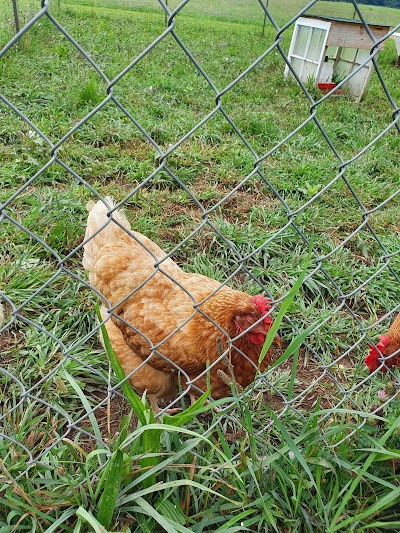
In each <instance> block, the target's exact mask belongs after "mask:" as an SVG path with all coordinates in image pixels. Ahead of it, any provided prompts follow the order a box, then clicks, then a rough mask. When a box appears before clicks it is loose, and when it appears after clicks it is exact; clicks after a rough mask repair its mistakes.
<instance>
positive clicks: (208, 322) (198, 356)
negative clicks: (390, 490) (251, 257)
mask: <svg viewBox="0 0 400 533" xmlns="http://www.w3.org/2000/svg"><path fill="white" fill-rule="evenodd" d="M106 202H107V204H108V206H106V205H104V203H102V202H98V203H97V204H95V205H94V207H92V209H91V211H90V213H89V217H88V224H87V229H86V235H85V241H86V240H87V239H89V238H90V237H92V236H93V237H92V238H91V239H90V240H88V242H86V244H85V246H84V259H83V266H84V268H85V269H86V270H87V271H88V272H89V282H90V283H91V285H93V286H94V287H95V288H96V289H97V290H98V291H99V292H100V293H101V294H102V295H103V300H104V304H105V306H106V307H107V308H112V309H113V311H114V313H115V315H118V316H113V317H112V318H111V319H110V320H109V321H108V322H107V325H106V327H107V330H108V334H109V335H110V340H111V343H112V345H113V348H114V351H115V353H116V355H117V357H118V359H119V360H120V362H121V365H122V366H123V368H124V370H125V372H132V370H134V368H135V367H137V366H139V365H140V364H141V363H142V362H143V361H144V360H146V365H145V366H143V367H142V368H141V369H140V370H139V371H138V372H136V373H134V374H133V375H132V377H131V378H130V381H131V384H132V386H133V387H134V388H136V389H137V390H139V391H143V390H145V389H147V390H148V392H150V393H152V394H156V395H157V396H158V397H169V396H171V395H173V394H174V391H176V390H177V383H178V371H177V367H180V368H181V369H182V370H183V373H184V375H185V374H186V375H187V376H188V377H189V378H190V380H194V384H195V385H196V386H197V387H198V388H200V389H201V390H205V388H206V383H207V377H206V375H205V374H204V375H203V376H202V377H200V378H199V379H197V380H196V378H197V376H199V374H201V373H204V372H205V371H206V369H207V367H208V366H209V365H213V363H215V361H217V359H218V358H220V361H218V363H217V364H216V365H215V366H212V368H211V370H210V379H211V385H212V395H213V397H215V398H219V397H223V396H225V395H229V394H230V389H229V386H228V385H227V384H226V383H224V381H223V380H221V379H220V378H219V377H218V374H217V370H218V369H220V370H221V369H222V370H224V369H225V370H226V364H227V362H226V358H224V357H221V355H220V354H219V353H218V350H217V339H218V338H221V340H222V346H223V349H224V350H228V347H230V352H229V358H230V360H231V363H232V365H233V367H234V372H235V377H236V380H237V381H238V383H240V384H241V385H242V386H243V387H245V386H246V385H248V384H249V383H250V382H251V381H252V380H253V379H254V376H255V370H256V366H257V364H258V357H259V354H260V350H261V346H258V345H256V344H253V343H252V342H250V340H249V337H248V335H247V334H245V335H243V336H241V337H240V338H238V339H236V340H235V341H234V343H233V345H232V344H231V343H230V342H229V338H231V339H235V337H237V336H238V335H239V334H240V330H238V326H237V320H235V317H236V318H237V317H238V316H240V315H242V316H251V317H252V318H251V320H252V322H251V323H254V322H255V321H257V320H259V319H261V317H262V314H261V313H260V311H259V309H258V308H257V305H256V304H255V303H254V301H253V300H252V297H251V296H249V295H248V294H245V293H243V292H240V291H235V290H233V289H231V288H230V287H226V286H222V287H221V284H220V283H219V282H217V281H215V280H213V279H210V278H207V277H205V276H202V275H199V274H190V273H186V272H183V271H182V270H181V268H180V267H179V266H178V265H177V264H176V263H175V262H174V261H173V260H172V259H170V258H168V257H166V254H165V252H163V251H162V250H161V248H159V247H158V246H157V245H156V244H155V243H154V242H152V241H151V240H150V239H148V238H147V237H145V236H144V235H141V234H140V233H137V232H134V231H132V230H131V229H130V224H129V222H128V221H127V219H126V217H125V216H124V215H123V214H122V213H121V212H118V211H114V212H113V213H112V217H113V219H114V220H115V222H114V221H112V220H110V219H109V218H108V217H107V213H108V211H109V209H112V208H113V203H112V200H111V199H109V198H107V199H106ZM120 226H122V227H123V228H126V230H128V231H125V230H124V229H123V228H122V227H120ZM99 229H100V231H99ZM106 307H104V306H103V310H102V316H103V317H105V316H106V315H107V311H106ZM227 354H228V351H227ZM243 354H245V356H244V355H243ZM147 358H149V359H148V360H147ZM170 361H172V362H173V363H174V364H171V362H170ZM268 363H269V356H268V354H267V356H266V358H265V359H264V361H263V368H265V367H266V366H267V364H268ZM185 382H186V378H185V377H184V376H183V377H182V383H183V386H185Z"/></svg>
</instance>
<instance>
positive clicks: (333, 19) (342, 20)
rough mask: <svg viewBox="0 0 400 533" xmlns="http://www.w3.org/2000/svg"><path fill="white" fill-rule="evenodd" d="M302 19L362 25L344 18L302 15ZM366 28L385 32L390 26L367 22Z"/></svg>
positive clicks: (357, 21) (359, 22) (358, 21)
mask: <svg viewBox="0 0 400 533" xmlns="http://www.w3.org/2000/svg"><path fill="white" fill-rule="evenodd" d="M303 17H305V18H310V19H319V20H328V21H331V22H345V23H349V24H358V25H362V26H363V25H364V24H363V23H362V22H361V20H353V19H344V18H338V17H325V16H322V15H311V14H309V15H303ZM367 24H368V26H372V27H375V28H385V29H387V30H389V28H390V26H387V25H384V24H375V23H374V22H367Z"/></svg>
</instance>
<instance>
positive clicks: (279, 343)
mask: <svg viewBox="0 0 400 533" xmlns="http://www.w3.org/2000/svg"><path fill="white" fill-rule="evenodd" d="M274 342H275V344H277V345H278V346H279V348H282V346H283V343H282V339H281V338H280V337H279V335H278V334H276V335H275V337H274Z"/></svg>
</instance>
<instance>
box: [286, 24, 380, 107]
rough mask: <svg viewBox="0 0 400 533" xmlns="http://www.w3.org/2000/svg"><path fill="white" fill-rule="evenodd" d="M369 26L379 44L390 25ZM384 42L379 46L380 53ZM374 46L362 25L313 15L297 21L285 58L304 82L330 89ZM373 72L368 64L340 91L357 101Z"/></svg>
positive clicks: (354, 67) (362, 59) (364, 57)
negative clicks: (287, 58) (311, 82)
mask: <svg viewBox="0 0 400 533" xmlns="http://www.w3.org/2000/svg"><path fill="white" fill-rule="evenodd" d="M368 26H369V29H370V31H371V33H372V34H373V35H374V37H375V39H376V40H378V41H379V40H380V39H382V38H383V37H384V36H385V35H386V34H387V33H388V32H389V26H381V25H377V24H369V25H368ZM384 43H385V41H383V43H381V44H380V45H379V50H382V49H383V47H384ZM373 45H374V42H373V41H372V39H371V37H370V36H369V35H368V32H367V31H366V29H365V27H364V25H363V24H362V23H361V22H359V21H356V20H347V19H337V18H331V17H319V16H314V15H313V16H312V17H311V16H310V17H300V18H299V19H297V21H296V25H295V28H294V31H293V36H292V41H291V44H290V49H289V55H288V56H289V60H290V63H291V65H292V67H293V68H294V70H295V71H296V73H297V75H298V76H299V78H300V79H301V80H302V81H303V82H310V81H315V83H316V84H317V85H318V86H319V87H320V88H321V90H324V89H325V90H330V89H332V88H333V87H334V86H335V84H337V83H339V82H341V81H343V80H344V78H345V77H346V76H348V75H349V74H350V73H351V72H353V71H354V70H356V69H357V67H359V66H360V65H361V64H362V63H363V62H364V61H365V60H366V59H367V58H368V56H369V55H370V50H371V48H372V46H373ZM372 71H373V64H372V61H369V62H368V63H367V64H366V65H365V66H364V67H362V68H361V69H360V70H359V71H358V72H357V74H355V75H354V76H353V77H352V78H350V79H349V80H348V81H346V83H345V84H344V85H343V89H345V90H347V91H348V92H349V93H350V94H351V96H352V97H353V98H355V99H356V100H357V101H359V100H360V99H361V97H362V95H363V93H364V90H365V88H366V86H367V84H368V81H369V79H370V77H371V74H372ZM289 75H291V72H290V69H289V67H288V66H286V69H285V77H288V76H289Z"/></svg>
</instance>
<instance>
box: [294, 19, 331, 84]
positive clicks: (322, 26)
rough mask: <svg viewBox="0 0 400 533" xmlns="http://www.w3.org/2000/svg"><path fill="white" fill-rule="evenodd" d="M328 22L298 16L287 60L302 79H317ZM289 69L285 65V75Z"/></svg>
mask: <svg viewBox="0 0 400 533" xmlns="http://www.w3.org/2000/svg"><path fill="white" fill-rule="evenodd" d="M330 27H331V23H330V22H325V21H322V20H310V19H305V18H302V17H300V18H299V19H298V20H297V21H296V25H295V28H294V32H293V37H292V42H291V44H290V50H289V61H290V63H291V65H292V67H293V68H294V70H295V71H296V74H297V75H298V77H299V78H300V79H301V80H302V81H306V82H307V81H310V80H317V79H318V77H319V73H320V70H321V67H322V63H323V61H324V59H325V46H326V41H327V39H328V33H329V29H330ZM289 73H290V69H289V67H288V66H286V69H285V76H288V75H289Z"/></svg>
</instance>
